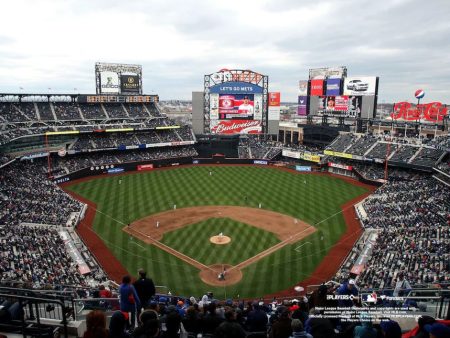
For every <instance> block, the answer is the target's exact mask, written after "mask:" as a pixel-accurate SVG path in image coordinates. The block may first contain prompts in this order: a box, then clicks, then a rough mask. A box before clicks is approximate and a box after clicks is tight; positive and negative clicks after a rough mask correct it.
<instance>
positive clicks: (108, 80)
mask: <svg viewBox="0 0 450 338" xmlns="http://www.w3.org/2000/svg"><path fill="white" fill-rule="evenodd" d="M100 90H101V92H100V94H110V93H114V94H118V93H119V75H118V74H117V73H115V72H101V73H100Z"/></svg>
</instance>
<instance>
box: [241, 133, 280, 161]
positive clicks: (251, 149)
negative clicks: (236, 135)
mask: <svg viewBox="0 0 450 338" xmlns="http://www.w3.org/2000/svg"><path fill="white" fill-rule="evenodd" d="M281 151H282V143H280V142H276V141H270V140H263V139H260V136H258V135H257V136H254V135H246V137H241V138H240V139H239V146H238V154H239V158H255V159H267V160H271V159H273V158H275V157H276V156H278V155H280V154H281Z"/></svg>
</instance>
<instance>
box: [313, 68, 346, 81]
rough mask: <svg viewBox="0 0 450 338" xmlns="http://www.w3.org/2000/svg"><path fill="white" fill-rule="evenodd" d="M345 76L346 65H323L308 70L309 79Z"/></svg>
mask: <svg viewBox="0 0 450 338" xmlns="http://www.w3.org/2000/svg"><path fill="white" fill-rule="evenodd" d="M345 76H347V67H345V66H341V67H325V68H314V69H310V70H309V79H310V80H314V79H322V80H324V79H327V78H329V79H341V78H343V77H345Z"/></svg>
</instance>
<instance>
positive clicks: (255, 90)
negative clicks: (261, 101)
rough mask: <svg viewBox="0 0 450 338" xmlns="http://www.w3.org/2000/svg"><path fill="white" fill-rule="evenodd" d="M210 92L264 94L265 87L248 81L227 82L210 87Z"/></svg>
mask: <svg viewBox="0 0 450 338" xmlns="http://www.w3.org/2000/svg"><path fill="white" fill-rule="evenodd" d="M209 92H210V93H212V94H214V93H218V94H239V93H242V94H262V92H263V88H262V87H260V86H257V85H255V84H252V83H247V82H233V81H231V82H226V83H221V84H218V85H215V86H212V87H211V88H209Z"/></svg>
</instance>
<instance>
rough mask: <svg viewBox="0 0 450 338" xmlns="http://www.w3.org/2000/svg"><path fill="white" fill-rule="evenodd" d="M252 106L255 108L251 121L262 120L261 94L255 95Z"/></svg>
mask: <svg viewBox="0 0 450 338" xmlns="http://www.w3.org/2000/svg"><path fill="white" fill-rule="evenodd" d="M253 106H254V107H255V109H254V115H253V119H254V120H262V111H263V110H262V106H263V97H262V95H261V94H255V96H254V97H253Z"/></svg>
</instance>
